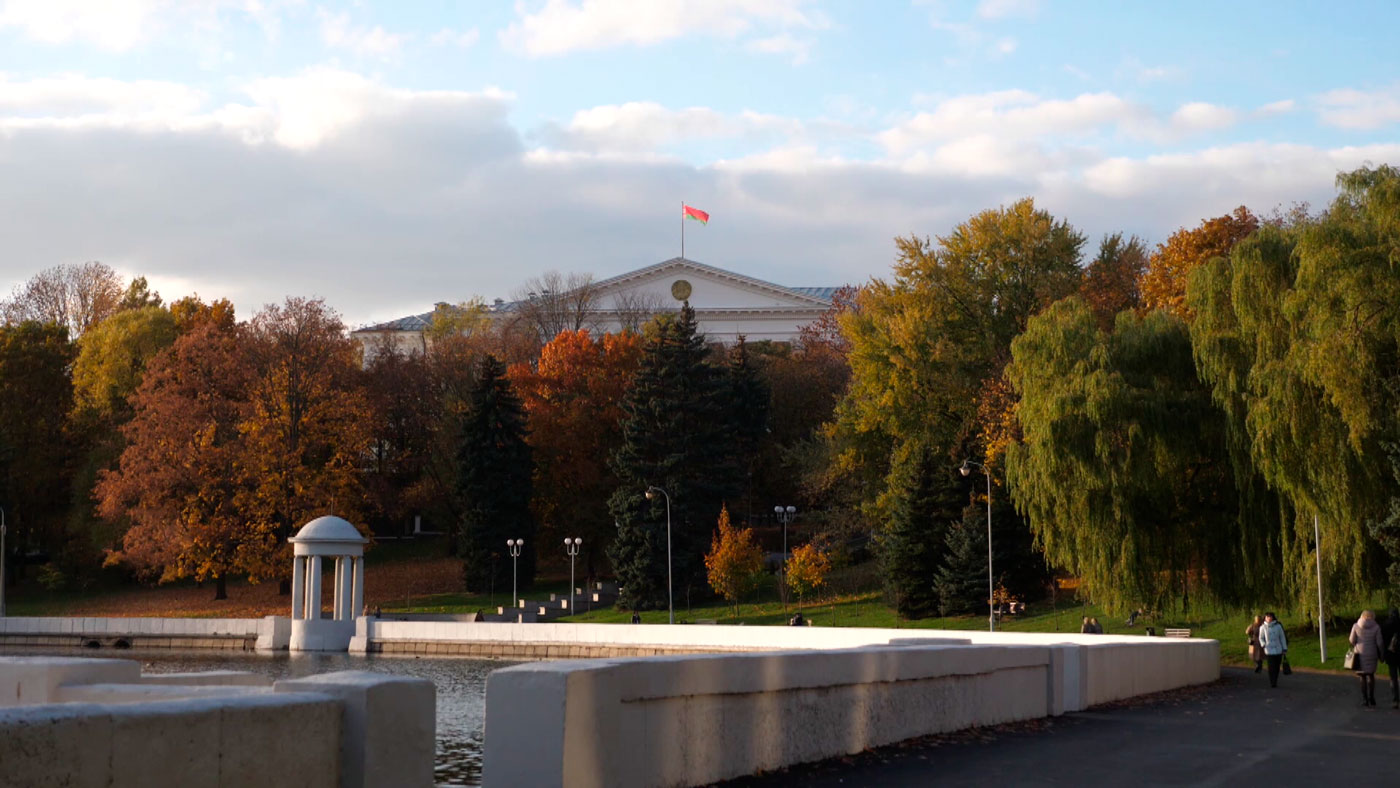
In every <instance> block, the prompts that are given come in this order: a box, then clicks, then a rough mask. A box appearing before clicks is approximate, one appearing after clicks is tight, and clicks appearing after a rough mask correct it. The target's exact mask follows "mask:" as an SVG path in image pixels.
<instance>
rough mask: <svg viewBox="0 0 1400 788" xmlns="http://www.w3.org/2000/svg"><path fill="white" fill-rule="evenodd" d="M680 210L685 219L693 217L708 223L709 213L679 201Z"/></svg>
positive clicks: (702, 222) (700, 221)
mask: <svg viewBox="0 0 1400 788" xmlns="http://www.w3.org/2000/svg"><path fill="white" fill-rule="evenodd" d="M681 211H682V213H683V214H684V215H685V218H687V219H694V220H695V221H697V222H699V223H701V224H706V225H707V224H709V223H710V215H709V214H708V213H705V212H704V211H702V210H700V209H699V208H692V207H690V206H689V205H686V204H685V203H681Z"/></svg>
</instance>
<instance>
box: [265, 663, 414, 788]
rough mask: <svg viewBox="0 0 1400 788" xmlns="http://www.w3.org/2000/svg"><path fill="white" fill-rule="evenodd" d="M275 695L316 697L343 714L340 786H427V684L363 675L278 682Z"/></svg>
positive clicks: (331, 676) (322, 676) (379, 787)
mask: <svg viewBox="0 0 1400 788" xmlns="http://www.w3.org/2000/svg"><path fill="white" fill-rule="evenodd" d="M275 688H276V691H277V692H319V693H323V694H326V695H330V696H331V697H334V698H336V699H338V700H339V701H340V702H341V703H342V704H343V705H344V708H345V722H344V725H345V729H344V744H343V746H342V761H341V774H342V783H341V784H342V785H344V786H350V787H352V788H360V786H364V787H365V788H395V787H396V786H431V785H432V784H433V756H434V748H435V745H436V712H435V709H436V691H435V689H434V687H433V684H432V682H430V681H427V680H424V679H415V678H409V677H406V676H388V675H384V674H382V673H370V672H367V671H346V672H341V673H328V674H325V675H320V676H310V677H307V678H303V679H291V680H284V681H279V682H277V683H276V685H275Z"/></svg>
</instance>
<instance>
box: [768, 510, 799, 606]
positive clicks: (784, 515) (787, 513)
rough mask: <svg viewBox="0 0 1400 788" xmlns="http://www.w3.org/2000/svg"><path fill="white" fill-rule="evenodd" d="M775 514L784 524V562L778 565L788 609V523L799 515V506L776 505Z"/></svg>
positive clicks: (784, 601) (781, 588)
mask: <svg viewBox="0 0 1400 788" xmlns="http://www.w3.org/2000/svg"><path fill="white" fill-rule="evenodd" d="M773 516H774V517H777V518H778V522H780V523H782V524H783V562H782V563H781V564H779V565H778V570H779V574H781V575H782V579H783V581H784V582H783V584H782V586H780V587H779V591H781V592H782V593H781V596H782V598H783V609H784V610H786V609H787V582H786V581H787V560H788V551H787V527H788V523H790V522H792V519H793V518H794V517H796V516H797V507H796V506H774V507H773Z"/></svg>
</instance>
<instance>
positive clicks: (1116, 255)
mask: <svg viewBox="0 0 1400 788" xmlns="http://www.w3.org/2000/svg"><path fill="white" fill-rule="evenodd" d="M1147 259H1148V257H1147V244H1146V243H1144V242H1143V240H1142V239H1141V238H1138V237H1137V236H1136V235H1134V236H1131V237H1129V238H1128V239H1126V240H1124V238H1123V234H1122V233H1113V234H1111V235H1105V236H1104V237H1103V240H1102V241H1100V242H1099V253H1098V254H1097V255H1096V256H1095V257H1094V259H1093V260H1090V261H1089V265H1088V266H1086V267H1085V269H1084V281H1083V282H1081V283H1080V285H1079V296H1080V298H1083V299H1084V303H1086V304H1088V305H1089V308H1090V309H1092V310H1093V312H1094V317H1095V318H1096V319H1097V320H1098V322H1099V328H1101V329H1103V330H1104V331H1108V330H1110V329H1112V328H1113V320H1114V318H1115V317H1117V315H1118V313H1119V312H1122V311H1123V310H1125V309H1138V308H1139V307H1141V306H1142V278H1143V275H1144V274H1145V273H1146V272H1147Z"/></svg>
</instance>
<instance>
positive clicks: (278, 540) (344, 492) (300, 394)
mask: <svg viewBox="0 0 1400 788" xmlns="http://www.w3.org/2000/svg"><path fill="white" fill-rule="evenodd" d="M248 333H249V348H250V352H251V354H252V358H253V366H254V370H255V375H256V376H255V378H254V379H253V381H252V384H251V386H250V388H249V397H248V399H249V413H248V417H247V419H246V420H245V421H244V422H243V424H242V425H241V431H242V433H243V437H244V444H245V445H244V454H243V457H242V459H241V461H240V468H239V471H240V474H239V475H240V477H241V481H242V484H241V485H240V489H239V498H240V500H239V507H240V508H241V509H242V511H243V512H244V513H245V514H246V515H247V517H248V523H249V527H250V528H252V529H253V531H254V532H255V534H256V538H253V539H249V540H246V541H245V542H244V543H243V545H242V555H241V556H240V563H241V564H242V565H243V567H244V568H245V569H246V570H247V572H248V574H249V576H250V577H251V578H253V579H254V580H257V579H264V578H271V577H276V578H279V579H282V580H284V581H285V580H286V576H287V574H288V573H289V571H290V568H291V558H290V555H289V554H288V552H287V549H286V545H287V541H286V540H287V537H289V536H291V535H292V533H293V531H294V529H296V528H297V527H300V526H301V525H302V524H304V523H306V522H307V521H309V520H311V519H312V518H314V517H317V516H320V515H323V514H330V513H335V514H337V515H339V516H343V517H345V518H346V519H349V520H351V521H352V522H354V521H356V520H358V519H359V515H360V514H361V510H362V506H363V504H364V498H365V495H364V485H363V473H362V468H361V464H362V462H363V460H364V458H365V457H366V456H367V454H368V451H369V448H370V433H371V424H370V408H369V405H368V403H367V401H366V397H365V394H364V391H363V389H361V388H360V386H359V385H358V384H359V382H360V381H359V375H360V354H359V347H358V345H357V344H356V343H355V341H354V340H352V339H350V338H349V337H348V336H347V335H346V333H345V326H344V324H342V323H341V321H340V318H339V316H338V315H336V314H335V312H334V311H332V310H331V309H330V308H328V307H327V306H326V305H325V303H324V302H323V301H321V300H319V299H317V300H308V299H302V298H288V299H287V300H286V302H285V303H284V304H282V305H280V306H278V305H272V306H268V307H266V308H265V309H263V310H262V311H261V312H259V313H258V314H257V315H256V316H255V317H254V318H253V320H252V323H251V324H250V325H249V328H248Z"/></svg>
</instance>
